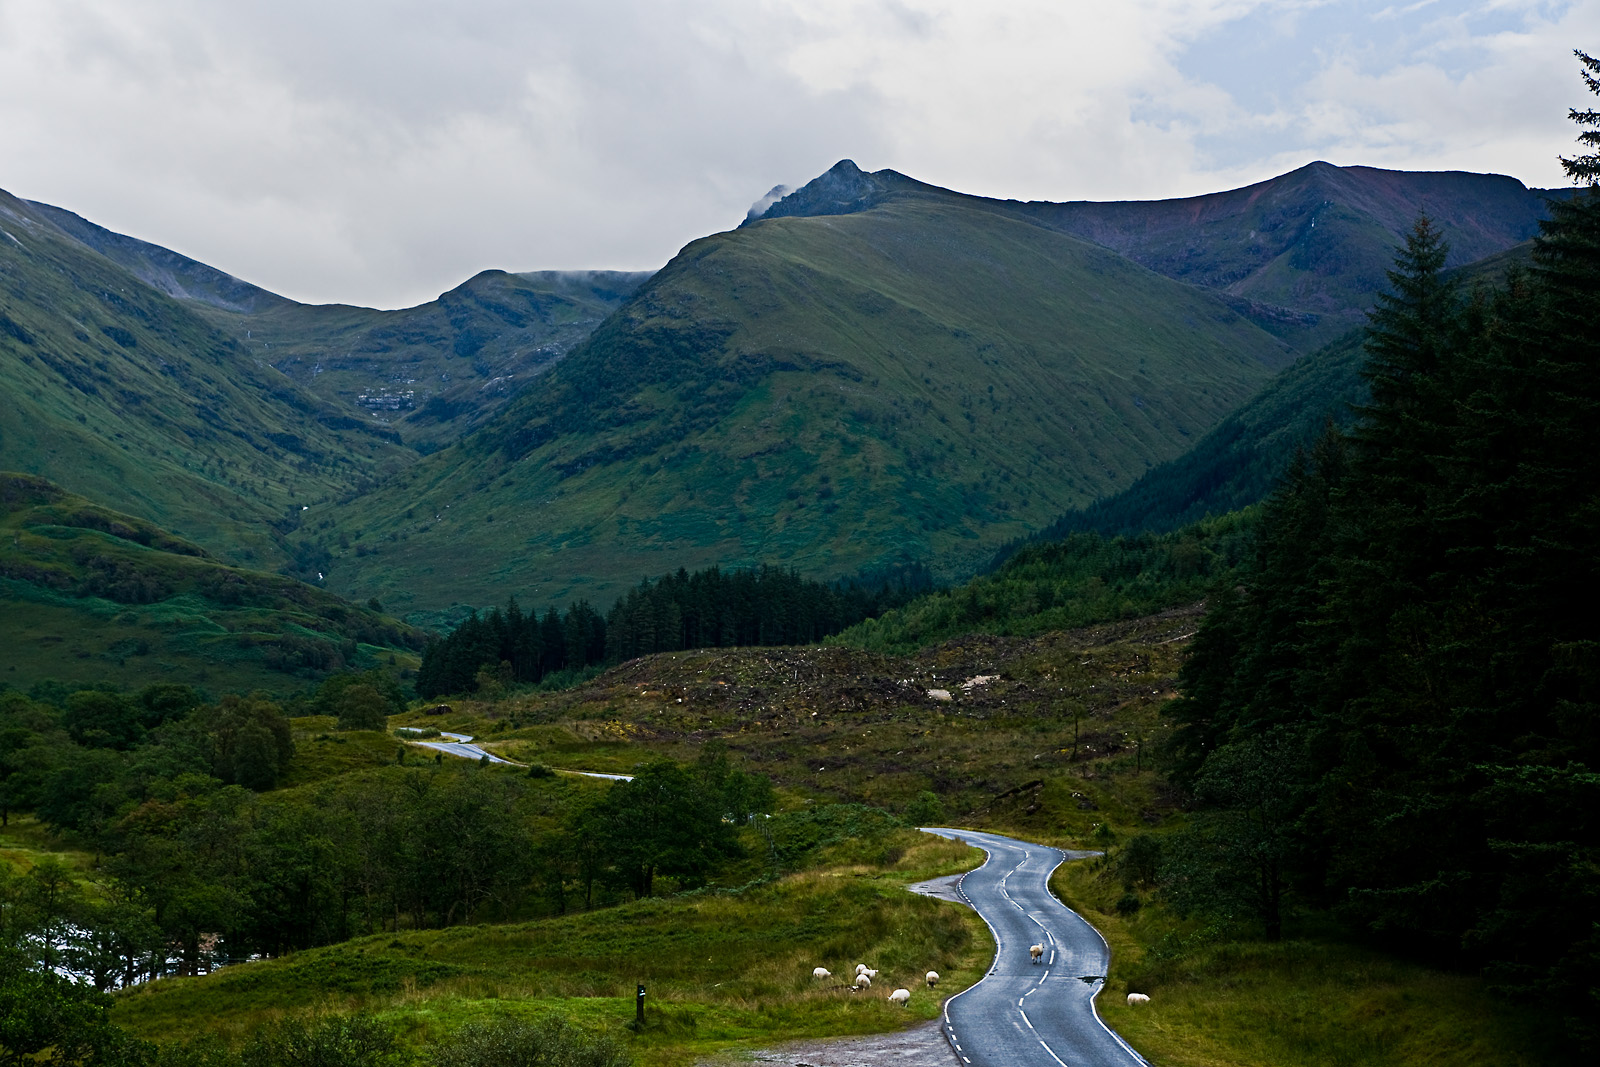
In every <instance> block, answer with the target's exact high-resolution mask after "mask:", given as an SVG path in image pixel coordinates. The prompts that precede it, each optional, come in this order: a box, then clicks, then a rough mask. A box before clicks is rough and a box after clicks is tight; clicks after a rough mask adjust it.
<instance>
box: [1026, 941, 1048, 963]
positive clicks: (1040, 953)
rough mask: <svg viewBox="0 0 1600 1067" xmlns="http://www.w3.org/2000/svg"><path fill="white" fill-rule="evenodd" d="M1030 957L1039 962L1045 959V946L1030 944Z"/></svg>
mask: <svg viewBox="0 0 1600 1067" xmlns="http://www.w3.org/2000/svg"><path fill="white" fill-rule="evenodd" d="M1028 958H1029V959H1031V960H1032V961H1033V962H1034V963H1038V962H1039V961H1040V960H1042V959H1044V946H1043V945H1029V946H1028Z"/></svg>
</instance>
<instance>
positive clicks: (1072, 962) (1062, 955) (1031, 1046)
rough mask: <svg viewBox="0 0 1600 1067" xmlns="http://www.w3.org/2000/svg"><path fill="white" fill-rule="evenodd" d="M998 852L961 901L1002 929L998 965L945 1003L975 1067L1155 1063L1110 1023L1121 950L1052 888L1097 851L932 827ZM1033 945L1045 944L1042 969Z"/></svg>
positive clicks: (955, 1037) (951, 1031) (952, 1032)
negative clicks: (1099, 999) (1107, 1014)
mask: <svg viewBox="0 0 1600 1067" xmlns="http://www.w3.org/2000/svg"><path fill="white" fill-rule="evenodd" d="M928 832H929V833H933V834H938V835H940V836H941V837H953V838H956V839H958V840H961V841H965V842H967V843H968V844H971V845H975V846H977V847H978V848H981V849H983V850H984V851H985V852H987V853H988V854H989V858H988V860H987V861H986V862H985V863H984V865H983V866H982V867H979V868H978V869H977V870H975V871H969V872H968V873H967V874H965V875H963V876H962V878H961V881H960V883H959V891H960V893H961V895H962V896H963V897H964V898H965V899H966V900H967V902H968V903H970V904H971V905H972V906H973V908H975V909H976V910H977V912H978V914H979V915H981V916H982V917H983V919H984V921H985V922H987V923H988V924H989V928H990V930H992V931H993V932H994V940H995V945H996V950H995V960H994V964H993V966H992V967H991V968H990V970H989V973H988V974H986V975H985V976H984V977H983V979H982V980H981V981H979V982H978V984H977V985H975V986H973V987H971V988H970V989H967V990H964V991H963V992H961V993H958V994H956V995H955V996H953V997H951V998H950V999H949V1000H948V1001H946V1002H945V1007H944V1027H945V1033H946V1034H947V1035H949V1038H950V1043H951V1045H952V1046H954V1047H955V1050H956V1054H957V1055H958V1056H960V1057H961V1060H962V1062H963V1063H964V1064H970V1065H972V1067H1033V1065H1037V1067H1147V1065H1146V1064H1145V1061H1144V1059H1143V1058H1141V1057H1140V1056H1139V1054H1138V1053H1137V1052H1135V1051H1133V1049H1131V1048H1129V1047H1128V1045H1127V1044H1126V1043H1125V1042H1124V1041H1123V1040H1122V1039H1121V1038H1120V1037H1118V1036H1117V1035H1116V1034H1114V1033H1113V1032H1112V1031H1111V1029H1110V1028H1109V1027H1107V1026H1106V1025H1105V1024H1104V1023H1103V1022H1101V1021H1100V1016H1099V1014H1098V1013H1097V1012H1096V1011H1095V1008H1094V997H1095V994H1096V993H1098V992H1100V988H1101V986H1102V985H1103V984H1104V976H1105V973H1106V968H1107V965H1108V964H1109V963H1110V962H1111V950H1110V948H1108V947H1107V945H1106V943H1105V939H1104V938H1102V937H1101V936H1100V934H1099V933H1098V932H1097V931H1096V930H1095V928H1094V927H1092V926H1090V925H1089V924H1088V923H1087V922H1085V921H1084V920H1083V919H1082V918H1081V917H1080V916H1079V915H1078V914H1077V913H1076V912H1074V911H1072V910H1071V909H1070V908H1068V907H1067V906H1066V905H1065V904H1063V903H1061V902H1060V901H1059V900H1057V899H1056V898H1055V897H1054V896H1053V895H1052V894H1051V893H1050V890H1049V888H1048V883H1049V880H1050V872H1052V871H1054V870H1055V869H1056V868H1057V867H1058V866H1060V865H1061V863H1062V861H1064V860H1066V859H1080V858H1082V857H1084V856H1089V855H1094V853H1085V852H1077V853H1066V852H1062V851H1061V850H1060V849H1056V848H1048V847H1046V846H1044V845H1034V844H1030V843H1028V842H1026V841H1017V840H1014V839H1012V838H1009V837H1001V836H999V835H998V834H985V833H978V832H976V831H973V830H950V829H944V828H930V829H928ZM1030 945H1043V946H1044V957H1043V959H1042V960H1041V961H1040V962H1039V963H1033V962H1032V961H1031V960H1030V958H1029V954H1028V947H1029V946H1030Z"/></svg>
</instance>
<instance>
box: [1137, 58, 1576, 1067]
mask: <svg viewBox="0 0 1600 1067" xmlns="http://www.w3.org/2000/svg"><path fill="white" fill-rule="evenodd" d="M1582 59H1583V62H1584V64H1585V70H1586V75H1585V76H1586V80H1587V82H1588V84H1589V86H1590V88H1591V89H1594V90H1595V91H1597V92H1600V81H1597V80H1596V77H1595V76H1596V75H1600V62H1597V61H1596V60H1594V59H1591V58H1589V57H1587V56H1583V57H1582ZM1573 114H1574V117H1575V118H1577V119H1579V120H1580V121H1582V122H1585V123H1587V124H1589V125H1592V126H1593V125H1600V116H1597V115H1596V114H1595V113H1594V112H1588V113H1578V112H1574V113H1573ZM1586 136H1587V137H1588V138H1589V143H1591V144H1593V143H1596V142H1600V134H1597V133H1596V132H1594V131H1591V132H1590V133H1588V134H1586ZM1566 162H1567V163H1568V165H1569V170H1572V171H1573V173H1574V175H1575V176H1576V177H1579V178H1581V179H1583V180H1585V181H1587V182H1588V183H1590V184H1591V185H1592V184H1594V183H1595V182H1596V181H1597V180H1600V159H1597V157H1594V156H1589V157H1584V158H1581V159H1578V160H1569V161H1566ZM1550 208H1551V212H1552V217H1551V219H1550V220H1549V221H1548V222H1547V223H1545V224H1544V226H1543V230H1542V233H1541V236H1540V237H1539V238H1538V240H1537V244H1536V247H1535V250H1534V252H1533V260H1532V265H1531V268H1530V269H1528V270H1525V271H1520V272H1513V273H1512V274H1511V276H1510V277H1509V278H1508V279H1507V281H1506V283H1505V286H1504V287H1503V288H1502V289H1500V290H1498V291H1495V292H1485V291H1477V292H1472V293H1463V292H1461V291H1460V290H1459V289H1458V288H1457V287H1455V286H1454V285H1452V284H1451V282H1450V281H1449V280H1448V279H1447V277H1446V276H1445V275H1444V273H1443V264H1444V259H1445V252H1446V248H1445V245H1444V242H1443V241H1442V240H1441V239H1440V236H1439V234H1438V232H1437V230H1436V229H1435V228H1434V227H1433V225H1432V224H1431V223H1430V222H1429V221H1428V220H1427V219H1426V218H1423V219H1420V220H1419V221H1418V222H1417V224H1416V226H1415V228H1414V229H1413V230H1412V231H1411V233H1410V235H1409V236H1408V238H1407V240H1406V243H1405V246H1404V248H1403V249H1402V250H1401V251H1400V252H1399V254H1398V257H1397V260H1396V265H1395V269H1394V270H1393V271H1392V272H1391V274H1390V280H1391V283H1392V292H1391V293H1390V294H1389V295H1387V296H1385V297H1383V298H1382V299H1381V301H1380V303H1379V305H1378V308H1377V309H1376V311H1375V312H1374V313H1373V314H1372V317H1371V327H1370V330H1369V336H1368V339H1367V342H1366V353H1367V356H1366V366H1365V370H1364V376H1365V380H1366V382H1367V384H1368V386H1369V388H1370V396H1371V400H1370V402H1369V403H1368V404H1367V405H1366V406H1365V407H1364V409H1363V410H1362V411H1361V417H1360V419H1359V421H1358V422H1357V423H1356V424H1355V425H1354V426H1353V427H1352V428H1350V429H1349V430H1348V431H1345V432H1341V431H1338V430H1336V429H1330V430H1329V432H1328V433H1326V434H1325V435H1324V436H1323V437H1322V438H1321V439H1320V440H1319V441H1318V442H1317V443H1316V445H1315V446H1314V447H1313V448H1312V449H1310V450H1309V452H1307V453H1305V454H1302V455H1301V456H1300V457H1299V458H1298V460H1297V461H1296V462H1295V464H1294V465H1293V467H1292V469H1291V471H1290V473H1289V474H1288V476H1287V477H1286V479H1285V480H1284V482H1283V483H1282V485H1281V486H1280V487H1279V488H1278V489H1277V491H1276V492H1275V493H1274V495H1273V496H1272V497H1271V498H1270V499H1269V500H1268V502H1267V503H1266V505H1265V506H1264V508H1263V512H1262V515H1261V518H1260V520H1259V522H1258V524H1257V527H1256V530H1255V533H1254V544H1253V549H1252V552H1251V555H1250V558H1249V559H1248V560H1247V561H1246V563H1245V565H1244V567H1243V568H1242V572H1241V573H1242V576H1241V578H1240V580H1239V581H1237V582H1229V583H1228V584H1227V585H1226V586H1224V587H1223V588H1221V589H1219V590H1218V591H1217V592H1216V594H1215V596H1214V597H1213V599H1212V604H1211V610H1210V612H1209V614H1208V616H1207V619H1206V621H1205V624H1204V625H1203V627H1202V628H1201V630H1200V632H1199V634H1198V636H1197V637H1196V639H1195V644H1194V646H1193V653H1192V656H1191V658H1190V659H1189V661H1188V663H1187V665H1186V667H1185V668H1184V671H1183V675H1182V690H1183V696H1182V699H1181V700H1179V701H1178V702H1176V704H1175V705H1174V708H1173V715H1174V718H1175V725H1176V726H1177V731H1176V734H1175V738H1174V746H1173V751H1172V753H1171V755H1172V758H1173V771H1174V775H1173V776H1174V778H1175V780H1176V781H1177V782H1178V783H1179V784H1180V785H1182V786H1183V787H1185V788H1187V789H1188V790H1189V791H1190V792H1191V794H1192V796H1194V798H1195V799H1196V803H1197V812H1196V817H1195V820H1194V823H1193V826H1192V828H1191V829H1190V830H1189V831H1188V832H1187V833H1186V834H1185V835H1182V836H1180V837H1179V838H1177V839H1175V840H1174V841H1172V842H1170V843H1169V845H1168V848H1167V852H1168V855H1167V858H1166V861H1165V873H1164V875H1163V878H1164V880H1165V884H1166V886H1167V888H1168V891H1169V893H1170V894H1171V895H1172V897H1173V899H1174V900H1176V901H1178V902H1180V903H1186V904H1188V905H1189V906H1192V907H1195V908H1198V909H1209V910H1213V911H1216V910H1224V911H1231V912H1232V913H1233V914H1234V915H1236V916H1237V917H1240V918H1248V919H1250V920H1253V921H1255V922H1257V923H1259V924H1260V926H1261V928H1262V929H1264V931H1265V932H1266V933H1267V934H1268V935H1269V936H1273V937H1276V936H1279V934H1280V933H1281V931H1282V929H1283V924H1284V922H1285V920H1286V918H1287V917H1289V916H1292V915H1293V914H1294V912H1295V911H1296V910H1297V909H1299V908H1303V907H1310V908H1317V909H1326V910H1328V911H1331V913H1332V914H1334V915H1335V916H1337V917H1338V918H1339V919H1341V920H1342V921H1343V922H1345V923H1346V924H1347V925H1348V926H1349V927H1351V928H1353V929H1356V930H1360V931H1364V932H1366V933H1368V934H1370V935H1371V936H1374V937H1377V938H1381V939H1382V940H1383V942H1384V943H1386V944H1387V945H1390V946H1397V945H1398V946H1403V947H1410V948H1411V949H1413V950H1416V951H1421V952H1426V953H1429V954H1431V955H1433V956H1435V957H1443V958H1445V959H1446V960H1449V961H1452V962H1455V963H1458V964H1463V965H1468V966H1472V967H1475V968H1478V969H1481V970H1482V971H1483V972H1484V973H1485V974H1486V975H1487V976H1488V977H1489V978H1490V979H1491V980H1492V982H1493V983H1494V984H1495V985H1496V986H1497V987H1498V988H1500V989H1503V990H1507V991H1514V992H1516V993H1518V994H1520V995H1523V996H1532V997H1538V998H1539V999H1541V1000H1543V1001H1544V1002H1545V1003H1548V1004H1556V1005H1563V1006H1565V1008H1564V1010H1566V1011H1568V1012H1569V1013H1570V1014H1571V1015H1572V1017H1573V1024H1574V1026H1576V1027H1577V1028H1578V1029H1577V1031H1575V1032H1576V1033H1578V1034H1579V1035H1580V1040H1588V1041H1590V1042H1593V1041H1595V1040H1597V1039H1600V1027H1597V1026H1596V1023H1595V1019H1596V1016H1595V1015H1594V1014H1593V1012H1592V1010H1591V1009H1592V1007H1593V1004H1594V997H1595V996H1596V995H1597V991H1600V939H1597V938H1596V934H1595V931H1596V929H1597V928H1600V880H1597V879H1596V878H1595V877H1594V872H1595V871H1596V870H1597V869H1600V818H1597V813H1600V640H1597V633H1600V628H1597V625H1596V621H1595V620H1596V605H1597V604H1600V552H1597V546H1600V193H1596V192H1595V191H1593V190H1592V189H1591V190H1589V191H1587V192H1584V193H1582V194H1580V195H1579V196H1578V197H1577V198H1575V199H1573V200H1571V201H1568V202H1562V201H1554V202H1552V203H1551V205H1550Z"/></svg>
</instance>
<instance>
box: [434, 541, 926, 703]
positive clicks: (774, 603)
mask: <svg viewBox="0 0 1600 1067" xmlns="http://www.w3.org/2000/svg"><path fill="white" fill-rule="evenodd" d="M932 584H933V583H932V578H931V576H930V575H929V573H928V570H927V568H926V567H923V566H919V565H916V564H909V565H906V566H902V567H896V568H892V569H890V570H886V571H881V572H876V573H873V574H871V575H861V576H858V577H856V578H853V579H848V580H846V581H843V582H835V583H831V584H830V583H824V582H817V581H812V580H810V579H807V578H802V577H801V576H800V575H799V574H798V573H796V572H795V571H792V570H787V571H786V570H783V569H781V568H777V567H766V566H763V567H760V568H755V569H748V570H731V571H723V570H722V569H721V568H719V567H709V568H707V569H706V570H702V571H695V572H694V573H693V574H690V573H689V572H688V571H686V570H684V569H682V568H679V570H678V572H677V573H676V574H668V575H664V576H662V577H661V578H659V579H657V580H655V581H651V580H650V579H648V578H646V579H645V580H644V581H642V582H640V583H639V584H638V585H637V586H635V587H633V588H632V589H630V590H628V592H627V593H625V594H624V595H623V596H622V597H620V598H619V599H618V600H617V602H616V603H615V604H614V605H612V608H611V610H610V611H609V612H608V613H607V614H606V615H604V616H602V615H601V614H600V613H599V612H598V611H596V610H595V609H594V608H593V607H592V606H591V605H590V604H589V602H588V601H585V600H580V601H577V602H576V603H574V604H572V605H570V606H569V607H568V608H567V611H566V613H565V614H562V613H561V612H558V611H557V610H556V609H555V608H550V609H549V610H548V611H546V612H545V614H544V617H543V618H541V617H540V616H539V615H538V613H537V612H530V613H528V614H523V612H522V609H521V608H520V607H519V606H518V604H517V602H516V599H515V598H512V599H511V600H510V601H509V602H508V603H507V605H506V607H505V608H504V610H502V609H500V608H495V609H493V610H491V611H489V612H487V613H486V614H484V615H481V616H480V615H478V614H477V613H473V614H472V615H471V616H469V617H468V618H467V619H466V620H465V621H464V622H463V623H462V624H461V625H460V626H458V627H456V629H455V630H454V631H453V632H452V633H451V634H450V635H449V636H447V637H445V638H443V639H442V640H439V641H436V642H433V643H432V644H430V645H429V646H428V648H427V650H426V651H425V652H424V653H423V656H422V667H421V669H420V670H419V671H418V672H417V681H416V689H417V694H418V695H419V696H421V697H423V698H424V699H429V698H432V697H435V696H440V695H442V694H445V693H466V692H472V691H474V690H476V689H477V688H478V685H479V680H478V676H479V672H480V671H485V670H487V671H488V672H489V673H490V674H491V675H493V676H495V677H496V678H497V679H498V680H501V681H504V682H538V681H540V680H541V679H543V678H545V677H547V676H549V675H551V674H554V673H555V672H557V671H562V670H572V669H575V668H584V667H592V666H595V665H597V664H602V663H620V662H623V661H624V660H630V659H633V658H635V657H637V656H646V655H650V654H652V653H656V652H677V651H681V650H682V649H686V648H733V647H738V646H752V645H804V644H814V643H816V642H818V641H821V640H822V639H823V638H824V637H828V636H830V635H832V634H836V633H838V632H839V631H841V630H843V629H845V628H846V627H848V626H852V625H854V624H855V623H858V622H860V621H861V620H863V619H869V618H874V617H876V616H878V615H880V614H882V613H883V612H884V611H887V610H888V609H890V608H893V607H896V606H898V605H901V604H904V603H906V602H907V601H908V600H910V599H911V598H912V597H913V596H915V595H917V594H918V593H921V592H923V591H925V590H927V589H929V588H931V587H932Z"/></svg>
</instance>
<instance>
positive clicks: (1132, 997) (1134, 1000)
mask: <svg viewBox="0 0 1600 1067" xmlns="http://www.w3.org/2000/svg"><path fill="white" fill-rule="evenodd" d="M1128 1003H1129V1004H1148V1003H1150V997H1149V996H1148V995H1147V994H1144V993H1129V994H1128Z"/></svg>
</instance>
